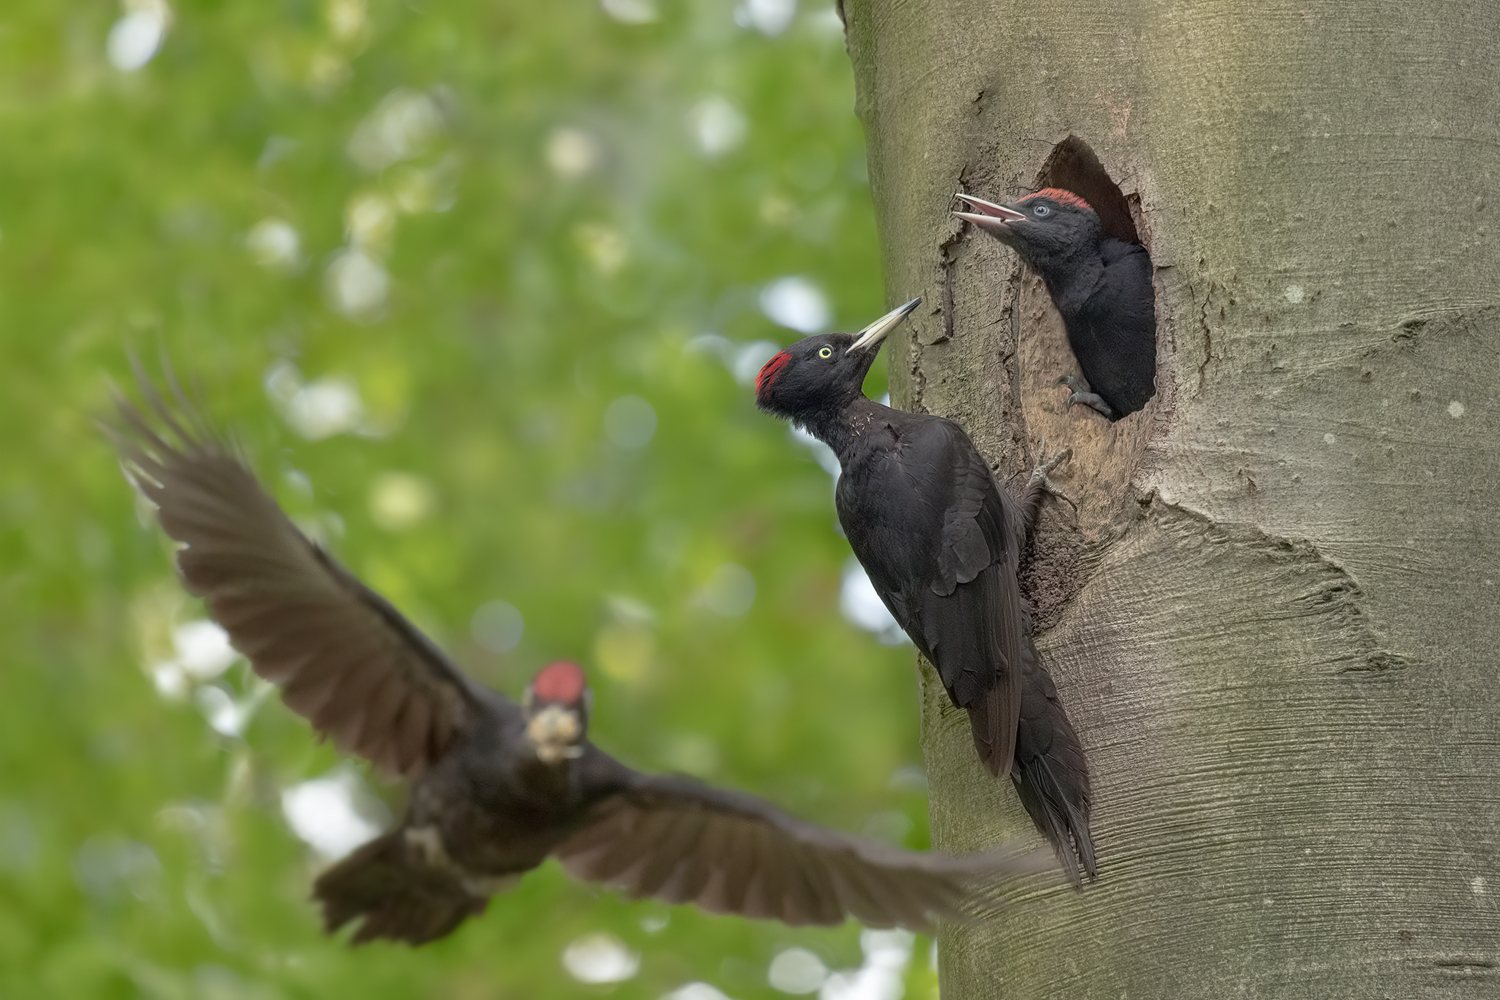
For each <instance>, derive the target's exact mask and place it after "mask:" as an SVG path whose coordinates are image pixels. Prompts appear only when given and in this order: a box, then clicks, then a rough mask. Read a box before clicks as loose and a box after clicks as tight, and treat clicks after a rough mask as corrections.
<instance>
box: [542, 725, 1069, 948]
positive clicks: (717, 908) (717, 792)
mask: <svg viewBox="0 0 1500 1000" xmlns="http://www.w3.org/2000/svg"><path fill="white" fill-rule="evenodd" d="M600 756H603V755H602V754H601V755H600ZM610 764H611V765H612V767H613V768H614V771H613V773H612V775H611V780H612V781H613V782H614V783H615V785H616V787H615V788H614V789H613V790H612V791H611V792H609V793H608V794H606V795H604V796H603V797H602V798H601V799H600V800H599V801H598V802H597V803H596V804H595V805H594V807H593V809H592V811H591V812H590V813H589V814H588V816H587V817H586V819H585V820H584V823H583V825H582V826H581V827H580V829H579V830H578V831H577V832H576V833H574V834H573V835H572V836H571V837H570V838H569V839H568V840H566V841H564V842H563V843H562V844H561V845H560V846H558V847H557V848H556V849H555V850H554V852H553V853H554V854H555V855H556V856H557V858H558V859H559V860H560V861H561V862H562V863H563V865H564V866H565V867H566V868H567V869H568V871H569V872H570V873H572V874H573V875H574V876H575V877H577V878H582V879H589V880H594V881H602V882H604V883H606V884H608V885H612V886H614V887H616V888H619V889H622V890H623V891H625V892H626V893H627V894H629V895H632V896H654V897H656V898H659V899H662V900H665V901H667V902H673V903H678V902H692V903H696V904H697V905H698V906H700V907H702V908H703V909H705V910H708V911H709V912H712V913H737V914H741V915H743V916H749V917H764V918H774V919H780V920H783V921H785V922H786V923H788V924H792V925H799V924H836V923H840V922H842V921H843V920H845V919H846V918H848V917H851V916H852V917H855V918H856V919H858V920H861V921H863V922H864V923H866V924H869V925H871V926H874V927H890V926H898V925H899V926H902V927H908V928H911V929H913V930H925V929H930V928H931V927H932V922H933V921H934V920H935V919H938V918H942V919H954V920H962V919H967V917H966V910H965V903H966V902H971V901H972V900H973V899H974V898H975V893H976V892H977V890H978V886H979V885H981V884H982V883H983V882H985V881H986V880H988V879H992V878H993V877H995V876H996V875H998V874H1001V873H1005V872H1019V871H1035V870H1037V868H1038V866H1039V864H1040V863H1041V862H1038V861H1037V860H1036V857H1035V855H1030V856H1026V857H1020V856H1018V855H1016V854H1014V853H1011V852H1007V851H995V852H985V853H983V854H978V855H970V856H967V857H957V858H956V857H951V856H948V855H945V854H940V853H924V852H919V851H905V850H900V849H897V848H894V847H888V846H886V845H884V844H879V843H876V842H873V841H867V840H863V839H860V838H856V837H851V836H847V835H845V834H841V833H837V832H835V831H833V830H829V829H827V828H825V827H821V826H818V825H816V824H813V823H806V822H803V821H801V820H798V819H795V818H793V817H791V816H789V815H787V814H786V813H784V812H782V811H780V810H779V809H776V808H775V807H774V806H772V805H770V804H769V803H767V802H765V801H763V800H761V799H758V798H755V797H754V796H750V795H744V794H741V793H738V792H731V791H725V790H721V789H715V788H712V787H709V786H707V785H703V784H701V783H699V782H696V781H693V780H691V779H688V778H682V777H649V776H646V775H641V774H637V773H636V772H633V771H629V770H628V769H627V768H624V766H623V765H619V764H618V763H615V762H613V761H612V760H611V761H610ZM604 845H608V846H604Z"/></svg>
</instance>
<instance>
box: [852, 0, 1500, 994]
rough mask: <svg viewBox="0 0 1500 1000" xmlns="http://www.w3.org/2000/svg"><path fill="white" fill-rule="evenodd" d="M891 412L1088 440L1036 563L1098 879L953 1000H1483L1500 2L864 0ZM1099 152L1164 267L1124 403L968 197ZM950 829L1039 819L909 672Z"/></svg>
mask: <svg viewBox="0 0 1500 1000" xmlns="http://www.w3.org/2000/svg"><path fill="white" fill-rule="evenodd" d="M843 10H844V14H845V17H846V23H847V28H848V41H849V50H850V55H851V58H852V60H853V62H854V67H855V73H856V81H857V87H858V102H859V113H860V115H861V117H862V119H863V121H864V123H865V127H866V130H867V135H868V140H869V151H870V176H871V184H872V190H873V194H874V198H875V205H876V209H877V213H878V217H879V221H880V226H881V232H882V237H883V239H884V242H885V248H886V260H887V281H888V287H889V289H890V297H891V300H892V301H893V302H894V301H900V300H902V299H905V298H908V297H911V296H913V295H921V296H923V298H924V300H925V304H924V306H923V308H922V309H921V310H919V312H918V313H917V314H916V315H914V316H913V320H914V323H913V326H912V332H910V333H907V334H905V335H904V336H905V337H906V339H905V341H904V342H897V343H894V344H892V345H891V347H890V348H888V350H890V357H891V367H892V384H893V392H892V395H893V397H894V400H895V403H896V405H898V406H902V407H905V408H909V409H914V410H920V411H928V412H934V413H941V414H945V415H948V416H951V417H954V418H955V419H957V420H959V421H960V422H962V423H963V424H964V425H965V427H967V428H968V429H969V431H970V433H971V434H972V435H973V436H974V438H975V441H976V443H978V444H979V446H980V448H981V450H983V451H984V452H985V453H986V454H987V455H988V456H989V457H990V459H991V460H992V461H993V462H995V463H997V468H998V469H999V470H1000V472H1001V474H1002V476H1003V475H1008V474H1010V473H1019V472H1021V471H1022V470H1023V469H1024V468H1026V467H1028V466H1029V462H1030V460H1031V459H1032V458H1033V457H1034V454H1035V449H1036V448H1037V445H1038V443H1039V441H1040V440H1041V439H1042V438H1044V437H1045V438H1046V439H1047V442H1048V447H1049V450H1055V449H1057V448H1059V447H1063V446H1071V447H1072V448H1073V449H1074V458H1073V460H1072V463H1071V465H1070V467H1068V468H1066V469H1064V470H1062V475H1061V476H1060V477H1057V478H1058V484H1059V486H1061V487H1062V488H1063V489H1065V490H1067V491H1068V492H1069V493H1070V494H1071V495H1072V496H1073V497H1074V498H1075V499H1076V500H1078V501H1079V504H1080V507H1081V510H1080V513H1079V515H1078V517H1077V518H1076V519H1075V518H1074V517H1073V515H1072V513H1071V511H1069V510H1068V508H1067V507H1066V506H1063V507H1062V508H1061V513H1059V512H1058V508H1057V506H1056V505H1054V506H1053V507H1051V508H1049V512H1048V514H1047V515H1046V516H1045V519H1044V522H1043V526H1042V530H1041V532H1040V534H1039V537H1038V541H1037V545H1036V551H1035V556H1034V559H1033V561H1032V563H1031V566H1030V569H1029V572H1028V574H1027V579H1026V583H1027V585H1028V586H1029V588H1030V589H1031V593H1032V597H1033V600H1034V601H1035V602H1036V604H1037V608H1038V620H1039V624H1040V626H1041V628H1042V631H1041V632H1040V633H1039V635H1038V644H1039V646H1040V648H1041V650H1042V655H1043V658H1044V660H1045V662H1046V663H1047V665H1048V666H1049V668H1050V669H1051V670H1052V672H1053V674H1054V676H1055V677H1056V679H1057V681H1058V686H1059V688H1060V690H1061V692H1062V696H1063V698H1064V700H1065V702H1066V704H1067V706H1068V709H1069V712H1070V714H1071V716H1072V718H1073V720H1074V722H1075V724H1076V725H1077V727H1078V730H1079V732H1080V734H1081V736H1082V738H1083V741H1084V744H1085V746H1086V747H1087V749H1088V751H1089V753H1090V761H1091V765H1092V769H1093V779H1094V789H1095V814H1094V832H1095V835H1096V838H1097V842H1098V846H1099V867H1100V878H1099V881H1098V882H1097V883H1096V884H1094V885H1091V886H1088V887H1086V888H1085V889H1084V890H1083V891H1082V892H1075V891H1073V890H1071V889H1068V888H1067V887H1065V886H1064V885H1062V884H1061V880H1059V881H1058V883H1057V884H1056V885H1050V884H1049V885H1046V886H1042V887H1035V888H1032V889H1029V890H1027V892H1026V894H1025V895H1023V896H1022V897H1020V898H1015V899H1013V900H1012V901H1011V902H1010V904H1009V905H1007V906H1006V907H1005V908H1004V909H1003V910H1002V911H1001V912H997V913H996V914H994V915H993V918H992V919H990V920H988V921H986V922H985V923H984V924H983V925H981V926H978V927H976V928H973V929H964V930H949V931H947V932H945V934H944V935H943V937H942V938H941V944H940V954H941V972H942V978H943V987H944V995H945V996H947V997H950V998H954V1000H966V998H976V1000H977V998H984V1000H991V998H996V997H1028V998H1029V997H1038V998H1041V997H1070V998H1078V997H1112V998H1114V997H1152V998H1171V997H1205V996H1215V995H1231V996H1247V997H1257V996H1259V997H1277V998H1285V997H1319V998H1322V997H1400V998H1405V997H1418V996H1435V995H1441V996H1445V997H1446V996H1454V997H1470V996H1472V997H1494V996H1500V684H1497V682H1496V674H1497V666H1496V659H1497V656H1496V650H1497V648H1500V586H1497V583H1500V543H1497V538H1500V505H1497V501H1496V496H1495V489H1496V479H1497V474H1500V407H1497V405H1496V403H1495V399H1494V393H1495V390H1494V389H1492V388H1491V387H1490V385H1489V382H1490V379H1491V377H1492V375H1493V373H1494V371H1495V369H1496V364H1497V361H1500V241H1497V234H1496V232H1495V230H1496V225H1497V216H1496V213H1497V211H1500V5H1496V4H1494V3H1493V2H1490V0H1459V2H1453V3H1447V4H1442V5H1416V4H1409V3H1401V2H1395V0H1369V2H1345V3H1339V2H1332V0H1311V2H1309V3H1306V4H1298V5H1285V4H1282V5H1276V4H1272V5H1270V6H1258V7H1246V6H1243V5H1226V4H1222V3H1218V2H1213V0H1187V2H1182V0H1145V2H1131V3H1122V2H1114V3H1109V2H1106V3H1103V4H1098V3H1081V2H1075V0H1064V2H1062V3H1052V4H1046V5H1042V4H1036V3H1016V2H1004V0H997V2H990V3H984V2H965V0H934V2H927V3H920V4H919V3H913V2H910V0H848V2H847V3H845V5H844V7H843ZM1070 135H1073V136H1077V137H1079V138H1081V139H1082V140H1084V141H1085V142H1086V143H1087V144H1088V146H1089V147H1091V148H1092V150H1093V152H1094V153H1095V154H1097V155H1098V157H1099V159H1100V161H1101V162H1102V163H1103V164H1104V166H1105V167H1106V168H1107V169H1108V171H1109V173H1110V175H1111V176H1112V177H1113V178H1114V180H1115V181H1116V182H1118V184H1119V186H1120V188H1121V189H1122V191H1123V193H1124V194H1125V195H1126V197H1127V202H1126V204H1128V206H1129V207H1130V209H1131V211H1132V213H1133V215H1134V221H1135V223H1136V225H1137V226H1138V228H1139V231H1140V234H1141V237H1142V238H1143V239H1144V240H1145V241H1146V242H1147V244H1148V246H1149V247H1150V249H1151V253H1152V257H1153V260H1154V262H1155V264H1156V267H1157V302H1158V307H1157V308H1158V321H1159V335H1158V339H1159V347H1158V353H1159V378H1160V388H1159V391H1158V394H1157V397H1156V398H1155V399H1154V400H1153V402H1152V403H1151V405H1149V406H1148V407H1147V408H1146V410H1144V411H1143V412H1140V413H1137V414H1134V415H1132V416H1130V417H1127V418H1126V419H1124V420H1122V421H1120V422H1119V423H1118V424H1114V425H1110V424H1108V423H1107V422H1105V421H1104V420H1102V419H1099V418H1097V417H1096V416H1094V415H1092V414H1090V413H1088V412H1086V411H1084V412H1080V411H1082V408H1081V407H1080V408H1077V409H1075V411H1074V412H1073V413H1072V414H1067V413H1064V412H1063V410H1062V404H1063V400H1064V397H1065V395H1066V393H1065V391H1064V390H1062V389H1056V388H1053V386H1052V382H1053V380H1054V379H1055V378H1056V376H1057V375H1059V374H1061V373H1063V372H1066V371H1071V370H1075V369H1074V368H1073V364H1072V359H1071V357H1070V355H1069V353H1068V349H1067V346H1066V340H1065V339H1064V335H1063V331H1062V326H1061V321H1060V320H1059V318H1058V317H1057V315H1056V313H1055V311H1054V310H1053V309H1052V306H1051V304H1050V302H1049V300H1048V299H1047V296H1046V292H1045V290H1044V289H1043V288H1042V287H1041V285H1040V282H1039V281H1038V280H1037V279H1036V277H1035V276H1034V275H1031V274H1029V273H1026V272H1024V271H1023V269H1022V268H1020V267H1019V266H1018V265H1017V264H1016V262H1015V257H1014V255H1013V254H1011V253H1010V252H1009V251H1007V250H1006V249H1005V248H1003V247H1001V246H1000V245H999V244H998V243H996V242H994V241H993V240H990V239H989V238H987V237H985V236H983V235H981V234H978V233H975V232H974V231H972V230H971V229H961V227H960V225H959V223H958V222H957V220H953V219H951V218H950V217H949V216H948V207H949V196H950V195H951V194H952V192H953V191H955V190H958V189H960V188H962V189H965V190H968V191H972V192H974V193H976V194H979V195H981V196H984V197H990V198H1001V199H1004V198H1006V197H1008V196H1011V195H1014V194H1018V193H1020V192H1022V191H1023V190H1027V189H1030V188H1031V187H1033V186H1035V185H1036V184H1037V182H1038V179H1039V177H1038V172H1039V170H1040V169H1041V168H1042V167H1043V165H1044V164H1045V163H1046V162H1047V160H1048V157H1049V155H1050V154H1051V151H1052V150H1053V148H1054V144H1057V143H1059V142H1060V141H1062V140H1064V139H1065V138H1066V137H1068V136H1070ZM923 714H924V742H925V751H926V754H927V762H928V774H929V782H930V793H931V798H932V817H933V829H934V836H935V838H936V840H937V842H938V843H939V844H941V845H942V846H944V847H948V848H952V849H958V850H968V849H971V848H977V847H982V846H984V845H986V844H990V843H994V842H996V841H999V840H1002V839H1004V838H1005V837H1007V836H1010V835H1013V834H1015V833H1016V832H1018V831H1021V830H1024V829H1026V828H1027V826H1028V825H1029V824H1028V823H1027V820H1026V818H1025V816H1024V814H1023V813H1022V811H1021V810H1020V808H1019V806H1018V805H1017V804H1016V803H1015V800H1014V795H1013V794H1012V793H1011V792H1010V790H1009V789H1008V788H1004V787H1001V786H1000V785H998V784H997V783H996V782H995V781H994V779H993V778H991V777H990V776H989V775H988V774H987V773H986V772H984V770H983V769H982V767H981V766H980V764H979V762H978V761H977V760H976V759H975V755H974V752H973V747H972V743H971V741H970V739H969V735H968V731H967V725H968V723H967V719H966V718H965V717H964V715H963V713H961V712H956V711H954V710H953V709H952V708H951V707H950V706H949V705H948V702H947V698H946V697H945V695H944V694H943V691H942V688H941V685H939V684H938V683H937V680H936V678H935V677H934V676H933V675H932V674H931V671H930V670H928V669H926V668H925V667H924V669H923Z"/></svg>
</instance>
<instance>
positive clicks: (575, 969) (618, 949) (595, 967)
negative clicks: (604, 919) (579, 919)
mask: <svg viewBox="0 0 1500 1000" xmlns="http://www.w3.org/2000/svg"><path fill="white" fill-rule="evenodd" d="M562 964H563V968H564V969H566V970H568V975H570V976H572V977H573V978H574V979H576V980H578V981H579V982H580V983H620V982H624V981H625V980H627V979H630V978H633V977H634V976H635V974H636V973H637V972H638V971H640V968H641V956H640V954H639V953H638V952H634V951H631V950H630V949H629V948H627V947H625V942H624V941H621V940H620V939H619V938H617V937H615V936H614V935H613V934H606V933H604V932H603V931H599V932H597V933H594V934H585V935H584V936H583V937H581V938H578V939H577V940H576V941H574V942H573V943H571V944H569V945H568V946H567V947H566V948H564V949H563V953H562Z"/></svg>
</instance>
